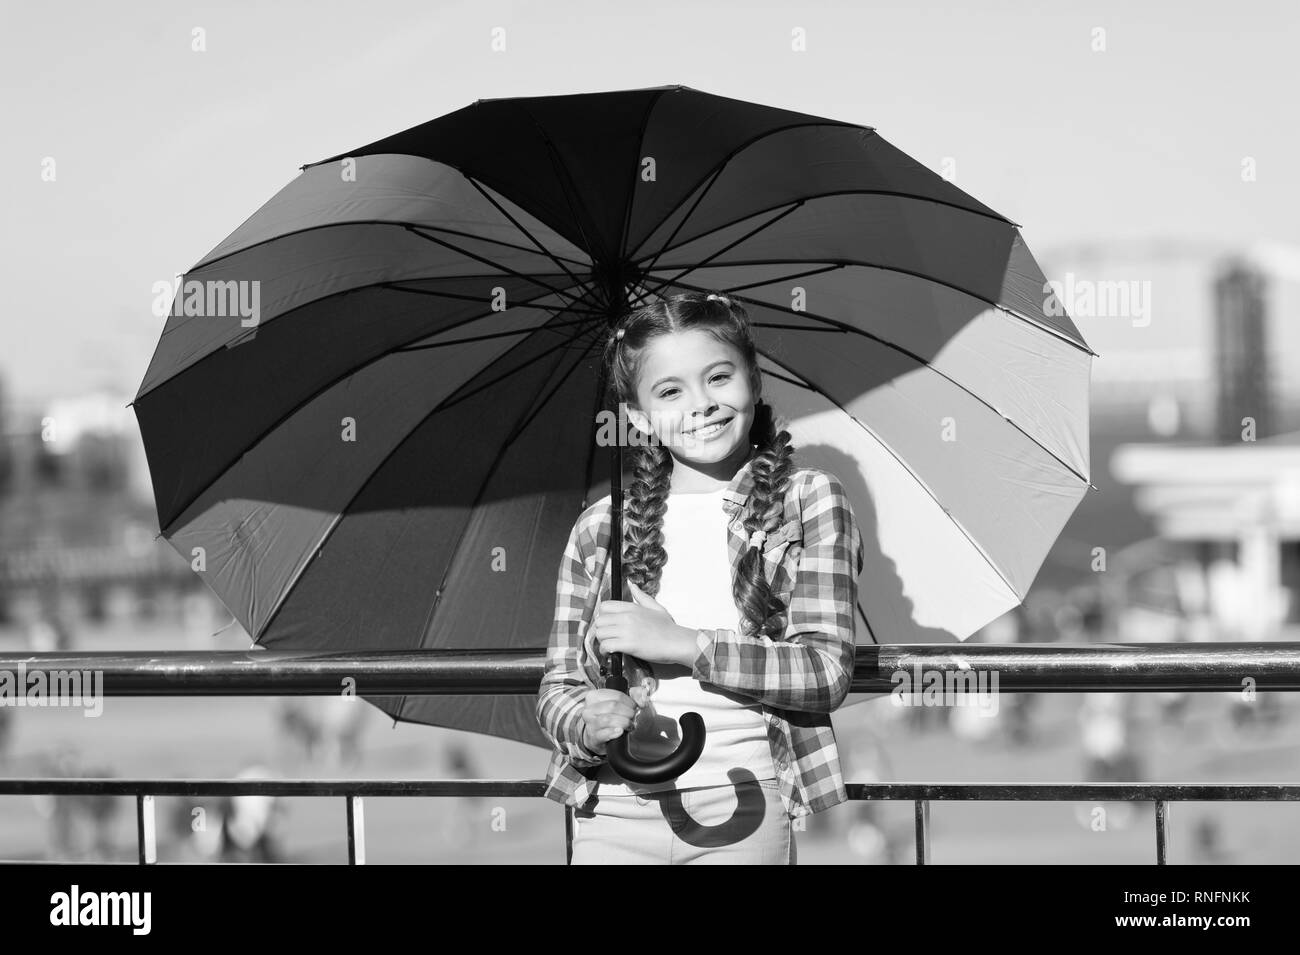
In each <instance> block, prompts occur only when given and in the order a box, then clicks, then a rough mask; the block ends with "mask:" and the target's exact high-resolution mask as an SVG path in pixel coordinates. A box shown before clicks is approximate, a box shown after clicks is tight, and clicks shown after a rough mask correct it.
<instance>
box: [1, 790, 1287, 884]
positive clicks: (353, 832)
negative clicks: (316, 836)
mask: <svg viewBox="0 0 1300 955" xmlns="http://www.w3.org/2000/svg"><path fill="white" fill-rule="evenodd" d="M545 789H546V781H545V780H541V779H400V780H394V779H366V780H358V779H116V778H99V779H69V778H63V777H48V778H37V779H0V796H23V795H56V796H70V795H77V796H105V797H111V796H125V797H134V798H135V801H136V830H137V836H138V847H139V852H138V855H139V861H140V863H141V864H142V865H149V864H153V863H156V862H157V861H158V852H157V837H156V831H157V830H156V826H155V822H154V800H155V799H156V798H157V797H159V796H164V797H184V796H199V797H206V796H282V797H303V796H307V797H311V796H318V797H320V796H325V797H341V798H343V799H344V800H345V808H346V821H347V845H348V863H349V864H351V865H361V864H364V863H365V826H364V823H363V820H364V815H363V802H362V800H363V799H364V798H365V797H367V796H373V797H376V798H388V797H394V796H406V797H414V796H443V797H448V796H453V797H454V796H459V797H485V796H498V797H506V798H518V797H525V798H527V797H536V798H540V797H542V796H543V795H544V793H545ZM845 790H846V791H847V793H848V797H849V799H850V800H862V799H874V800H882V801H906V802H912V803H913V804H914V809H915V813H914V816H915V832H916V862H917V864H918V865H925V864H927V863H929V862H930V861H931V859H932V855H931V851H930V803H931V802H944V801H958V800H980V801H986V802H1075V801H1089V802H1153V803H1154V804H1155V830H1156V864H1157V865H1165V864H1167V861H1168V830H1169V810H1170V804H1171V803H1174V802H1264V801H1271V802H1296V801H1300V785H1296V784H1290V783H1250V784H1243V783H942V782H940V783H846V784H845ZM572 833H573V828H572V815H571V812H570V811H569V810H568V809H567V807H566V812H565V858H566V861H567V860H568V859H570V858H571V853H572Z"/></svg>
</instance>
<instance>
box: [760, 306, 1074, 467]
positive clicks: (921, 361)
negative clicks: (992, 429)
mask: <svg viewBox="0 0 1300 955" xmlns="http://www.w3.org/2000/svg"><path fill="white" fill-rule="evenodd" d="M738 297H739V298H740V300H741V301H743V302H748V303H750V304H751V305H756V306H759V307H762V308H770V309H773V310H775V311H779V312H787V313H789V314H791V315H800V316H803V317H805V318H811V319H814V320H816V321H819V322H822V323H824V324H826V325H829V326H831V328H827V329H818V331H836V330H838V331H841V332H848V333H849V334H852V335H860V336H862V337H863V338H868V339H870V340H871V341H873V342H876V343H877V344H879V345H883V346H885V347H886V348H889V349H892V350H893V351H895V352H897V353H898V354H900V355H905V356H906V357H908V358H910V359H912V360H913V361H915V362H916V363H917V364H918V365H920V366H921V367H923V368H929V369H930V370H931V371H933V372H934V373H935V374H936V375H938V376H939V377H941V378H943V379H944V380H946V381H948V382H949V383H951V384H952V385H955V386H956V387H958V388H960V389H961V390H962V391H964V392H966V394H968V395H970V396H971V397H972V398H974V399H975V400H976V401H978V402H979V403H980V404H982V405H984V407H986V408H988V409H989V410H990V411H992V412H993V413H994V414H995V415H997V416H998V417H999V418H1001V419H1002V420H1003V421H1005V422H1006V423H1007V424H1009V425H1011V427H1013V428H1015V429H1016V430H1017V431H1019V432H1020V433H1021V434H1023V435H1024V436H1025V437H1026V438H1028V439H1029V440H1030V441H1032V442H1033V443H1034V444H1035V445H1037V446H1038V447H1039V448H1040V449H1042V450H1043V451H1044V452H1046V453H1047V454H1049V455H1051V456H1052V458H1053V460H1055V461H1056V462H1057V463H1058V464H1060V465H1061V467H1063V468H1065V469H1066V470H1067V471H1069V472H1070V473H1071V474H1073V475H1074V476H1075V477H1077V478H1078V479H1079V480H1080V481H1082V482H1083V483H1084V484H1087V485H1088V486H1089V487H1090V488H1092V489H1093V490H1094V491H1095V490H1097V486H1096V485H1095V484H1093V483H1092V482H1091V481H1090V480H1088V478H1087V477H1085V476H1084V475H1082V474H1080V473H1079V472H1078V471H1077V470H1075V469H1074V468H1073V467H1072V466H1071V465H1070V464H1069V463H1067V462H1066V461H1064V460H1062V459H1061V457H1060V455H1058V454H1057V453H1056V452H1054V451H1053V450H1052V449H1051V448H1049V447H1047V446H1046V445H1044V444H1043V443H1042V442H1041V441H1039V440H1038V439H1037V438H1035V437H1034V436H1033V435H1032V434H1030V433H1029V432H1028V431H1026V430H1025V429H1024V428H1022V427H1021V426H1020V425H1018V424H1016V422H1014V421H1012V420H1011V418H1009V417H1008V416H1007V415H1006V414H1004V413H1003V412H1002V411H1001V410H1000V409H998V408H995V407H994V406H993V405H991V404H990V403H989V402H988V401H987V400H986V399H984V398H982V397H980V396H979V395H977V394H976V393H975V392H973V391H971V390H970V389H969V388H968V387H966V386H965V385H963V384H962V383H961V382H960V381H957V379H955V378H953V377H952V376H951V375H948V374H947V373H945V372H943V371H940V370H939V369H938V368H936V367H935V366H934V364H933V363H932V362H930V361H927V360H926V359H925V358H922V357H921V356H920V355H918V354H916V352H914V351H911V350H910V349H907V348H904V347H903V346H902V345H899V344H897V343H895V342H891V341H887V340H886V339H884V338H881V337H880V336H879V335H874V334H872V333H871V332H869V331H867V330H866V329H865V328H858V327H857V326H855V325H849V324H847V323H846V322H841V321H838V320H836V319H833V318H827V317H826V316H825V315H818V314H817V313H816V312H796V311H795V310H794V309H792V308H787V307H786V306H784V305H774V304H769V303H767V302H764V301H761V300H755V299H751V298H747V297H745V296H743V295H742V296H738ZM778 327H794V328H795V329H796V330H800V329H799V328H798V326H778ZM802 330H803V331H812V329H802Z"/></svg>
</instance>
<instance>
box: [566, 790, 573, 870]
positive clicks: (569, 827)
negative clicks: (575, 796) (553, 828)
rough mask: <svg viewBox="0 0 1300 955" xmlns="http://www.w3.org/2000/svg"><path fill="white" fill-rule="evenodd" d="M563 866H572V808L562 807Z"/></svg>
mask: <svg viewBox="0 0 1300 955" xmlns="http://www.w3.org/2000/svg"><path fill="white" fill-rule="evenodd" d="M564 864H565V865H573V807H572V806H569V805H566V806H565V807H564Z"/></svg>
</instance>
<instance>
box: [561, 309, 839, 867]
mask: <svg viewBox="0 0 1300 955" xmlns="http://www.w3.org/2000/svg"><path fill="white" fill-rule="evenodd" d="M604 358H605V368H606V372H607V380H608V381H609V382H610V388H611V390H612V392H613V394H614V396H615V397H616V399H617V401H618V402H619V403H620V404H621V405H625V406H626V407H627V410H628V416H629V418H630V419H631V421H632V423H633V424H634V425H635V426H636V427H637V428H638V429H639V430H640V431H641V432H643V433H644V434H645V435H647V436H650V437H649V438H648V439H647V440H646V441H644V442H642V443H641V444H638V445H635V446H634V452H633V453H634V454H635V458H634V462H633V470H634V478H633V481H632V482H631V484H630V486H629V487H628V488H627V490H626V492H625V494H624V518H623V528H624V540H623V570H624V573H625V576H626V583H625V587H624V592H625V594H626V595H627V596H628V597H630V598H631V599H630V600H621V601H614V600H610V599H609V595H610V581H609V579H608V574H607V573H606V569H607V568H606V557H607V556H608V548H609V533H610V515H609V510H610V496H609V495H606V496H605V497H603V498H601V500H599V501H597V502H596V503H595V504H593V505H591V506H590V507H588V508H587V509H586V510H585V511H583V513H582V514H581V515H580V516H579V518H578V520H577V522H576V523H575V525H574V527H573V530H572V532H571V533H570V536H569V542H568V546H567V547H566V550H565V554H564V557H563V559H562V560H561V562H560V573H559V582H558V585H557V590H556V612H555V620H554V623H553V626H552V630H551V639H550V646H549V649H548V653H547V664H546V671H545V674H544V676H543V678H542V683H541V689H540V692H539V694H538V702H537V718H538V723H539V725H540V726H541V727H542V730H543V732H544V733H545V734H546V735H547V737H548V738H549V739H550V740H551V741H552V742H553V743H554V745H555V752H554V753H553V755H552V758H551V763H550V767H549V769H548V773H547V783H548V785H547V791H546V795H547V796H548V797H550V798H552V799H555V800H557V801H559V802H562V803H564V804H566V805H568V806H572V807H574V810H575V811H574V827H573V842H572V852H573V855H572V862H573V863H574V864H583V863H692V862H699V863H763V864H794V862H795V859H796V847H795V840H794V836H793V833H792V831H791V828H792V827H791V819H792V818H794V817H797V816H802V815H806V814H808V813H811V812H817V811H820V810H823V809H827V808H830V807H831V806H834V805H836V804H838V803H840V802H842V801H844V800H845V799H846V798H847V793H846V792H845V789H844V782H843V778H842V776H841V772H840V763H839V753H838V750H837V748H836V743H835V735H834V731H833V730H832V727H831V721H830V713H831V712H832V711H833V710H835V709H836V708H837V707H838V706H839V705H840V704H841V703H843V701H844V698H845V697H846V696H847V695H848V691H849V687H850V684H851V682H852V677H853V659H854V617H855V613H856V607H857V577H858V574H859V573H860V572H861V570H862V562H863V549H862V540H861V537H860V535H859V532H858V528H857V523H856V521H855V520H854V516H853V511H852V508H851V507H850V505H849V502H848V499H847V498H846V496H845V494H844V488H843V486H842V485H841V484H840V482H839V480H838V479H837V478H836V477H835V476H834V475H832V474H830V473H829V472H826V471H823V470H820V469H817V468H811V467H799V466H797V465H796V464H795V463H794V462H793V460H792V454H793V451H794V449H793V447H792V446H791V444H790V434H789V432H788V431H786V430H780V431H778V430H777V429H776V426H775V423H774V421H773V417H772V413H771V407H770V406H769V405H767V404H766V403H765V402H763V401H762V398H761V386H762V379H761V376H760V371H759V366H758V357H757V352H756V350H755V346H754V341H753V337H752V333H751V330H750V325H749V319H748V316H747V315H746V313H745V310H744V309H743V307H741V305H740V304H739V303H738V302H733V301H731V300H730V299H729V298H728V297H727V296H725V295H721V294H718V293H711V294H708V295H704V294H697V293H692V294H686V295H678V296H674V297H672V298H669V299H666V300H663V301H661V302H657V303H655V304H652V305H649V306H646V307H644V308H641V309H638V310H637V311H634V312H632V313H631V314H629V315H626V316H624V317H623V318H622V319H621V320H620V321H619V323H618V325H617V327H616V329H615V331H614V332H613V334H611V335H610V338H609V341H608V343H607V345H606V351H605V356H604ZM613 652H619V653H622V654H624V655H625V656H624V662H625V665H626V669H627V676H628V684H629V691H630V695H629V694H624V693H620V692H618V691H616V690H605V689H603V688H602V687H603V679H604V674H605V673H606V672H607V659H608V655H609V654H610V653H613ZM688 711H694V712H697V713H699V714H701V716H702V717H703V718H704V722H705V727H706V738H705V746H704V751H703V753H702V754H701V756H700V758H699V760H698V761H697V762H696V763H695V764H694V765H693V766H692V767H691V768H689V769H687V770H686V771H684V772H683V773H682V774H681V775H679V776H678V777H676V778H675V779H672V780H670V781H668V782H666V783H658V784H641V783H630V782H627V781H625V780H623V779H621V778H620V777H619V776H618V775H617V774H616V773H615V772H614V771H613V769H612V767H610V766H609V764H608V761H607V758H606V744H607V743H608V742H609V741H610V740H611V739H614V738H616V737H618V736H621V735H623V734H624V733H627V734H628V749H629V753H630V754H631V755H632V756H633V757H639V758H640V759H643V760H644V759H651V758H655V757H658V756H662V755H665V754H667V753H670V752H672V751H673V750H674V749H675V748H676V746H677V744H678V742H679V739H678V719H679V717H680V716H681V715H682V714H683V713H685V712H688Z"/></svg>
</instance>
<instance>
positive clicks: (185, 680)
mask: <svg viewBox="0 0 1300 955" xmlns="http://www.w3.org/2000/svg"><path fill="white" fill-rule="evenodd" d="M544 665H545V651H544V650H380V651H368V652H356V651H312V650H247V651H215V652H210V651H188V650H178V651H175V652H166V653H161V652H160V653H154V652H149V651H131V652H116V651H96V652H80V653H0V671H3V670H8V671H11V672H12V671H18V670H20V669H25V670H28V671H31V670H37V669H39V670H45V671H76V670H82V671H97V672H98V673H99V674H100V675H102V688H101V690H100V692H102V694H103V695H105V696H194V695H202V696H332V695H336V694H339V693H343V692H355V693H356V694H358V695H365V696H389V695H399V694H400V695H407V696H419V695H436V694H446V693H455V694H526V695H527V694H535V693H536V692H537V689H538V684H539V683H540V681H541V677H542V672H543V668H544ZM933 674H939V675H941V676H942V677H943V679H944V680H945V683H948V681H950V680H953V679H958V678H960V679H968V678H969V679H970V680H972V681H973V682H970V683H968V684H967V685H968V686H969V687H970V689H971V690H976V689H978V691H979V692H986V691H993V692H997V693H1008V692H1032V693H1086V692H1147V691H1173V690H1189V691H1205V692H1220V691H1234V690H1238V691H1239V690H1242V689H1243V688H1244V687H1247V686H1249V687H1251V688H1253V689H1256V690H1273V691H1287V692H1295V691H1297V690H1300V643H1282V642H1278V643H1110V644H1092V645H1085V646H1076V645H1064V644H1050V643H1046V644H1032V643H1016V644H962V645H952V644H911V645H892V646H874V647H859V648H858V651H857V660H856V663H855V667H854V675H853V684H852V687H851V692H854V693H889V692H891V691H893V690H894V689H895V688H896V687H899V688H900V689H901V688H904V683H903V681H904V679H906V680H907V681H910V682H909V683H908V684H907V686H910V687H912V688H913V689H916V690H919V689H921V688H922V686H923V684H922V683H921V682H919V681H922V680H925V679H929V678H931V677H932V675H933ZM994 679H996V683H994V682H993V680H994ZM948 685H951V684H948Z"/></svg>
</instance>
